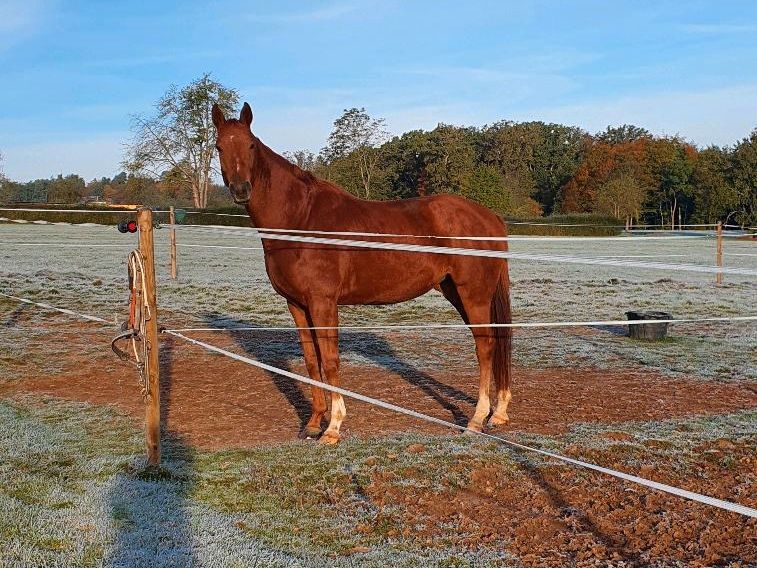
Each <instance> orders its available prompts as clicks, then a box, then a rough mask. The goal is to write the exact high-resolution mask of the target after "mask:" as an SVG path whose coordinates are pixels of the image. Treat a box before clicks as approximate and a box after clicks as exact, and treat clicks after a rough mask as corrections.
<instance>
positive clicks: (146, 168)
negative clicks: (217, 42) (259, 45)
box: [124, 73, 239, 208]
mask: <svg viewBox="0 0 757 568" xmlns="http://www.w3.org/2000/svg"><path fill="white" fill-rule="evenodd" d="M238 102H239V95H238V94H237V92H236V91H235V90H234V89H229V88H226V87H224V86H223V85H221V84H220V83H218V82H216V81H214V80H212V79H211V77H210V74H209V73H206V74H205V75H203V76H202V77H200V78H199V79H197V80H196V81H194V82H192V83H190V84H189V85H187V86H185V87H183V88H181V89H179V88H177V87H176V86H171V87H170V88H169V89H168V91H167V92H166V94H165V95H163V97H162V98H161V99H160V100H159V101H158V102H157V104H156V105H155V108H156V114H155V115H154V116H152V117H149V118H148V117H144V116H134V117H133V125H132V130H133V131H134V138H133V139H132V141H131V142H130V143H129V144H128V145H127V156H126V159H125V160H124V165H125V166H126V168H127V169H128V170H129V171H130V172H131V173H133V174H146V175H149V176H151V177H152V178H153V179H158V178H160V176H161V175H162V173H163V172H165V171H167V170H175V171H177V172H178V174H179V176H180V179H181V180H182V181H183V183H185V184H186V186H187V187H189V188H191V190H192V199H193V201H194V205H195V207H199V208H204V207H205V206H206V205H207V201H208V190H209V188H210V183H211V174H212V172H213V170H214V163H213V159H214V155H215V151H214V148H213V140H214V139H215V127H214V126H213V121H212V119H211V109H212V107H213V104H218V105H219V106H220V107H221V109H222V110H223V111H224V113H225V114H227V115H228V114H232V113H233V112H234V108H235V107H236V106H237V104H238Z"/></svg>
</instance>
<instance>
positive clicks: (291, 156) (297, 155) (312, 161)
mask: <svg viewBox="0 0 757 568" xmlns="http://www.w3.org/2000/svg"><path fill="white" fill-rule="evenodd" d="M283 155H284V157H285V158H286V159H287V160H289V161H290V162H292V163H293V164H294V165H295V166H297V167H298V168H300V169H302V170H305V171H307V172H312V171H313V170H314V169H315V168H316V166H317V158H316V156H315V154H313V152H311V151H310V150H293V151H292V152H284V154H283Z"/></svg>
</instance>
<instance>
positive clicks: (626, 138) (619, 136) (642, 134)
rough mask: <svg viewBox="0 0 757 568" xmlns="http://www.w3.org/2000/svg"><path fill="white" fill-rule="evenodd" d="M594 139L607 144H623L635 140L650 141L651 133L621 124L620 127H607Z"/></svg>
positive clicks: (631, 125)
mask: <svg viewBox="0 0 757 568" xmlns="http://www.w3.org/2000/svg"><path fill="white" fill-rule="evenodd" d="M595 138H596V139H597V140H599V141H600V142H606V143H607V144H623V143H625V142H636V141H637V140H651V139H652V133H651V132H649V130H647V129H646V128H642V127H641V126H634V125H633V124H623V125H621V126H608V127H607V128H606V129H605V130H604V131H603V132H599V133H598V134H597V135H596V136H595Z"/></svg>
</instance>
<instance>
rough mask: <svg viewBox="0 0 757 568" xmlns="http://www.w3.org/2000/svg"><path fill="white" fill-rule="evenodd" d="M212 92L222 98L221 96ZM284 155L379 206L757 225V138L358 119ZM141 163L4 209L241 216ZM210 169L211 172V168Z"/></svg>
mask: <svg viewBox="0 0 757 568" xmlns="http://www.w3.org/2000/svg"><path fill="white" fill-rule="evenodd" d="M209 81H210V79H209V78H208V76H204V77H203V78H201V79H200V80H199V82H196V83H192V84H191V85H190V86H189V87H187V88H185V89H184V91H186V90H189V91H191V92H194V91H193V90H192V89H198V88H199V87H198V85H199V86H200V87H202V86H204V85H205V84H206V83H208V82H209ZM209 84H211V86H214V88H215V89H216V90H218V91H219V92H221V90H222V86H220V85H216V84H215V83H212V82H210V83H209ZM184 91H181V92H182V93H183V92H184ZM189 91H188V92H189ZM206 91H208V89H205V88H204V87H203V89H201V92H202V93H204V96H203V97H204V98H201V99H200V102H199V103H198V104H197V105H195V106H197V107H198V108H206V107H207V108H209V105H212V103H213V99H212V97H210V96H209V95H207V92H206ZM208 92H210V91H208ZM230 92H231V91H230ZM171 93H173V91H171ZM171 93H169V94H171ZM232 94H234V96H236V95H235V93H233V92H232ZM174 95H175V93H174ZM227 98H228V97H227ZM232 99H233V97H231V99H229V100H230V101H231V100H232ZM234 100H235V99H234ZM229 104H231V103H229ZM193 108H194V107H193ZM198 112H199V111H198ZM206 114H207V113H206ZM182 116H183V115H182ZM177 120H178V119H177ZM171 132H172V130H171ZM143 135H144V133H143ZM198 136H199V135H198ZM202 136H203V141H202V148H206V147H207V146H208V145H210V147H211V148H212V140H213V139H214V137H215V134H214V130H213V129H212V127H207V128H206V127H204V126H203V129H202ZM184 138H187V137H184ZM184 138H182V140H184ZM140 140H141V139H140ZM140 144H141V145H138V148H139V149H144V143H142V142H140ZM150 147H151V148H152V147H153V146H150ZM156 147H159V148H163V147H169V148H172V147H173V146H172V145H170V144H163V145H161V144H157V145H156ZM193 151H194V150H193V147H189V146H188V147H187V148H184V149H183V150H182V152H184V153H185V154H186V153H191V152H193ZM132 154H134V151H132ZM203 155H205V154H203ZM285 155H286V156H287V158H289V159H290V160H291V161H292V162H294V163H296V164H297V165H299V166H300V167H302V168H304V169H307V170H310V171H312V172H313V173H314V174H315V175H317V176H318V177H322V178H325V179H328V180H330V181H333V182H334V183H336V184H337V185H340V186H342V187H344V188H345V189H347V190H348V191H350V192H352V193H354V194H355V195H358V196H360V197H364V198H368V199H403V198H410V197H416V196H418V195H428V194H434V193H455V194H460V195H464V196H466V197H468V198H470V199H473V200H475V201H477V202H479V203H481V204H483V205H485V206H487V207H489V208H491V209H493V210H494V211H496V212H498V213H501V214H503V215H505V216H509V217H528V218H532V217H539V216H544V215H549V216H554V215H557V214H560V215H575V214H591V215H598V216H602V217H612V218H614V219H617V220H618V221H620V222H625V223H626V224H631V223H633V224H639V223H643V224H665V225H670V226H677V225H686V224H695V223H715V222H717V221H723V222H726V223H730V224H740V225H755V224H757V129H755V130H753V131H752V133H751V134H750V135H749V136H748V137H746V138H744V139H743V140H741V141H739V142H737V143H735V144H734V145H733V146H728V147H718V146H710V147H707V148H697V147H696V146H695V145H693V144H691V143H689V142H687V141H685V140H683V139H681V138H679V137H657V136H653V135H652V134H651V133H650V132H649V131H647V130H645V129H643V128H639V127H636V126H629V125H624V126H620V127H608V128H607V129H606V130H605V131H603V132H600V133H598V134H594V135H591V134H589V133H588V132H586V131H584V130H582V129H580V128H577V127H573V126H564V125H561V124H549V123H544V122H520V123H519V122H510V121H503V122H498V123H495V124H493V125H487V126H483V127H480V128H478V127H458V126H450V125H446V124H440V125H439V126H437V127H436V128H435V129H433V130H431V131H424V130H413V131H411V132H406V133H405V134H402V135H401V136H395V137H392V138H390V137H389V135H388V134H387V132H386V131H385V128H384V121H383V119H374V118H371V117H370V116H369V115H368V114H367V113H366V112H365V109H357V108H353V109H349V110H346V111H345V112H344V114H343V115H342V116H341V117H339V118H338V119H337V120H336V121H335V122H334V127H333V130H332V132H331V134H330V136H329V138H328V141H327V144H326V146H325V147H324V148H323V150H322V151H321V152H320V153H319V154H318V155H315V154H313V153H312V152H310V151H307V150H303V151H297V152H292V153H287V154H285ZM139 157H140V159H139V160H137V159H136V158H134V156H132V158H134V159H132V160H130V161H129V160H127V161H125V163H127V164H129V165H130V166H133V167H132V169H131V170H130V173H125V172H122V173H120V174H118V175H116V176H115V177H113V178H101V179H97V180H91V181H90V182H85V181H84V180H83V179H82V178H81V177H80V176H78V175H68V176H62V175H61V176H58V177H56V178H50V179H38V180H34V181H31V182H28V183H15V182H13V181H9V180H5V179H3V178H2V177H0V202H4V203H11V202H43V203H44V202H46V203H69V204H72V203H85V202H91V201H106V202H109V203H112V204H114V205H116V204H135V203H141V204H146V205H150V206H154V207H165V206H168V205H176V206H179V207H192V206H194V207H195V208H198V209H202V208H205V207H207V208H221V207H232V206H233V203H232V201H231V199H230V197H229V194H228V192H227V190H226V189H225V188H223V187H221V186H218V185H215V184H212V183H210V182H209V179H210V178H209V177H208V176H209V175H210V173H209V172H210V170H208V171H205V170H204V169H203V171H201V172H195V169H196V168H195V169H193V168H192V167H190V165H188V162H186V160H182V159H180V156H179V157H178V158H177V157H172V158H171V159H170V160H169V159H168V158H166V159H165V160H159V159H158V158H154V160H153V162H154V163H155V164H157V165H161V164H174V165H173V166H171V167H169V169H168V170H166V171H163V172H162V173H148V172H149V170H148V169H146V168H144V167H137V165H139V164H142V163H143V162H144V161H145V160H146V157H145V156H144V155H142V154H140V156H139ZM135 164H136V165H135ZM202 164H204V166H203V167H207V168H210V167H211V161H210V158H208V159H205V160H202ZM155 168H156V169H155V170H154V171H155V172H161V170H160V169H157V166H155ZM197 180H200V181H197ZM203 180H205V181H203ZM208 184H209V185H208ZM206 187H207V190H206V189H205V188H206ZM198 188H200V189H198ZM200 190H201V191H200Z"/></svg>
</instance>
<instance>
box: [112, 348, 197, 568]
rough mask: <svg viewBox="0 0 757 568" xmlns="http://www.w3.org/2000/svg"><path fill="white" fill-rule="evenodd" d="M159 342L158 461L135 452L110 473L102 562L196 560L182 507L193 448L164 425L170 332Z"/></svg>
mask: <svg viewBox="0 0 757 568" xmlns="http://www.w3.org/2000/svg"><path fill="white" fill-rule="evenodd" d="M161 347H162V348H161V353H160V377H161V416H162V426H161V429H162V430H163V432H162V436H161V443H162V448H161V449H162V452H161V453H162V463H161V465H160V467H157V468H156V467H151V466H146V462H145V458H144V456H139V457H138V458H137V459H135V460H133V461H132V463H131V464H129V465H128V466H127V468H126V471H125V472H122V473H119V474H117V475H116V476H115V478H114V479H115V482H114V484H113V486H112V487H111V488H110V491H109V499H108V506H109V509H110V511H109V513H110V518H111V521H112V523H113V525H114V526H115V535H114V538H113V544H112V546H111V547H110V550H109V552H108V554H107V555H106V562H105V564H106V565H107V566H111V567H119V568H122V567H123V568H126V567H129V568H133V567H140V568H141V567H145V568H147V567H153V566H193V565H195V564H196V559H195V557H194V552H193V548H192V534H191V523H190V519H189V514H188V512H187V507H188V495H189V494H190V493H191V491H192V489H193V488H194V485H195V483H196V474H195V468H194V462H195V457H194V455H195V454H194V450H193V449H192V448H191V447H190V446H189V445H188V444H187V443H185V441H184V440H183V439H182V437H181V435H179V434H177V433H176V432H172V431H170V430H166V428H165V425H166V423H167V421H168V418H169V416H170V413H171V402H172V398H171V396H172V389H171V386H172V375H171V367H172V365H173V357H174V344H173V338H171V337H168V338H164V339H163V343H162V346H161ZM135 396H138V395H137V394H136V393H135Z"/></svg>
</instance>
